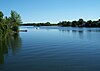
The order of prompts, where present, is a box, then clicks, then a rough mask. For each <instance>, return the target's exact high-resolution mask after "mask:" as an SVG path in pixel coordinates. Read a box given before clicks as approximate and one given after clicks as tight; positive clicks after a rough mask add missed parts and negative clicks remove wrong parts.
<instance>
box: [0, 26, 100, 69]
mask: <svg viewBox="0 0 100 71" xmlns="http://www.w3.org/2000/svg"><path fill="white" fill-rule="evenodd" d="M20 30H27V32H19V34H18V35H17V36H16V35H15V36H13V37H12V36H9V37H8V38H7V40H6V41H2V42H1V44H0V45H2V47H0V71H100V28H71V27H56V26H51V27H49V26H47V27H45V26H42V27H33V26H21V27H20Z"/></svg>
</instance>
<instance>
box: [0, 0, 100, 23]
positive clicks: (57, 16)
mask: <svg viewBox="0 0 100 71" xmlns="http://www.w3.org/2000/svg"><path fill="white" fill-rule="evenodd" d="M0 10H1V11H3V12H4V14H5V15H6V16H9V15H10V11H11V10H15V11H17V12H18V13H20V15H21V17H22V20H23V22H47V21H48V22H52V23H55V22H59V21H65V20H67V21H68V20H69V21H72V20H78V19H79V18H83V19H84V20H89V19H91V20H97V19H99V18H100V0H0Z"/></svg>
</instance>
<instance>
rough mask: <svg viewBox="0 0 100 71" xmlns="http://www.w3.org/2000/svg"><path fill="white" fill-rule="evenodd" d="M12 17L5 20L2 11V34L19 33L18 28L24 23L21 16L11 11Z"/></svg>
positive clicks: (0, 26)
mask: <svg viewBox="0 0 100 71" xmlns="http://www.w3.org/2000/svg"><path fill="white" fill-rule="evenodd" d="M10 14H11V16H10V17H5V18H3V16H4V15H3V13H2V12H1V11H0V32H1V33H2V34H3V33H6V32H8V31H12V32H18V31H19V28H18V26H19V25H20V24H21V23H22V21H21V16H20V15H19V14H18V13H17V12H16V11H11V13H10Z"/></svg>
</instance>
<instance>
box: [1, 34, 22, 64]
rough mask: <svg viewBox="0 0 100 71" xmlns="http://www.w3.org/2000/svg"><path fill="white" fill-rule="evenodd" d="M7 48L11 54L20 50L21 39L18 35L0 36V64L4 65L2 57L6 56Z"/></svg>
mask: <svg viewBox="0 0 100 71" xmlns="http://www.w3.org/2000/svg"><path fill="white" fill-rule="evenodd" d="M9 48H10V49H12V53H13V54H14V53H16V50H17V49H19V48H21V38H20V37H19V34H18V33H14V34H8V33H6V34H0V64H4V55H5V54H8V51H9Z"/></svg>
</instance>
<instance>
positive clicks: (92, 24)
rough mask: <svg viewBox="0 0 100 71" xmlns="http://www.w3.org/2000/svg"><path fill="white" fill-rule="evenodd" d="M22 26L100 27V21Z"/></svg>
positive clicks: (81, 20) (80, 20)
mask: <svg viewBox="0 0 100 71" xmlns="http://www.w3.org/2000/svg"><path fill="white" fill-rule="evenodd" d="M20 26H61V27H88V28H89V27H90V28H91V27H92V28H93V27H95V28H96V27H100V19H98V20H97V21H92V20H88V21H84V20H83V19H82V18H80V19H79V20H78V21H76V20H75V21H72V22H70V21H61V22H59V23H56V24H51V23H50V22H46V23H25V24H20Z"/></svg>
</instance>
